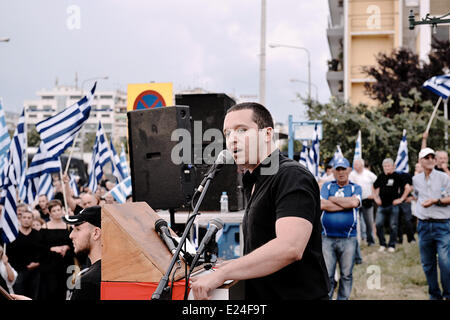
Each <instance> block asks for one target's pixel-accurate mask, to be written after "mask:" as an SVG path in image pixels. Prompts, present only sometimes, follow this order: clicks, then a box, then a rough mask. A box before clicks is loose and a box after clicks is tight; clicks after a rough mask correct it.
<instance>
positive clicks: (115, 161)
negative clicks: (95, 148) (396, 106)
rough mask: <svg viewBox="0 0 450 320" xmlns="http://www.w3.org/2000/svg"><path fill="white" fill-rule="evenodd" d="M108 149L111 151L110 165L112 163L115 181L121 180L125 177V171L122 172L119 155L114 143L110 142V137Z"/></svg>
mask: <svg viewBox="0 0 450 320" xmlns="http://www.w3.org/2000/svg"><path fill="white" fill-rule="evenodd" d="M110 150H111V153H112V165H113V175H114V176H115V177H116V178H117V182H120V181H122V180H123V179H125V178H126V176H125V173H124V172H123V168H122V164H121V161H120V157H119V155H118V154H117V152H116V149H114V145H113V143H112V139H111V141H110Z"/></svg>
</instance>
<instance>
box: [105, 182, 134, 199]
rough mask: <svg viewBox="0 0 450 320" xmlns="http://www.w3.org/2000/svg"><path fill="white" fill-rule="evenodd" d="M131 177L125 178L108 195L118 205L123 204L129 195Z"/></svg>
mask: <svg viewBox="0 0 450 320" xmlns="http://www.w3.org/2000/svg"><path fill="white" fill-rule="evenodd" d="M131 188H132V187H131V177H128V178H126V179H125V180H123V181H122V182H121V183H119V184H117V185H116V186H115V187H114V188H112V189H111V190H110V191H109V192H108V193H110V194H111V195H112V196H113V197H114V199H115V200H116V201H117V202H118V203H125V202H126V201H127V197H128V196H129V195H131V191H132V189H131Z"/></svg>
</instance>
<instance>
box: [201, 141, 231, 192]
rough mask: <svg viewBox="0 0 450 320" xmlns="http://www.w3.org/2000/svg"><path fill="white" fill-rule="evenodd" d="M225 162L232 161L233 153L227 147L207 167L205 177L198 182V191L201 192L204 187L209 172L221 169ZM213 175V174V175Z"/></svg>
mask: <svg viewBox="0 0 450 320" xmlns="http://www.w3.org/2000/svg"><path fill="white" fill-rule="evenodd" d="M227 163H234V158H233V155H232V154H231V152H230V151H228V150H227V149H224V150H222V151H221V152H220V153H219V155H218V156H217V159H216V161H215V162H214V164H213V165H212V166H211V167H210V168H209V170H208V172H207V173H206V174H205V178H204V179H203V181H202V182H201V183H200V185H199V187H198V188H197V191H198V192H202V190H203V188H204V187H205V184H206V181H207V180H208V178H209V176H210V175H211V174H215V173H216V172H217V171H219V170H221V169H222V167H223V166H224V165H225V164H227ZM213 177H214V175H213Z"/></svg>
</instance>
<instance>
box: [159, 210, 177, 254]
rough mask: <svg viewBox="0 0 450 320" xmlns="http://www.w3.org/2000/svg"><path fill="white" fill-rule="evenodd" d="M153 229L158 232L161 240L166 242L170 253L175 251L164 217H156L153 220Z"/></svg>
mask: <svg viewBox="0 0 450 320" xmlns="http://www.w3.org/2000/svg"><path fill="white" fill-rule="evenodd" d="M155 230H156V232H158V234H159V237H160V238H161V240H162V241H163V242H164V243H165V244H166V247H167V248H168V249H169V251H170V252H171V253H172V255H173V254H174V253H175V252H176V251H177V248H176V247H175V245H174V243H173V240H172V236H171V235H170V231H169V227H168V226H167V222H166V220H164V219H158V220H156V221H155Z"/></svg>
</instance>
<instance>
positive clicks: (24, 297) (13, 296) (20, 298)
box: [10, 293, 32, 300]
mask: <svg viewBox="0 0 450 320" xmlns="http://www.w3.org/2000/svg"><path fill="white" fill-rule="evenodd" d="M10 296H11V297H12V298H13V299H14V300H32V299H31V298H28V297H26V296H22V295H20V294H13V293H11V294H10Z"/></svg>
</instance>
